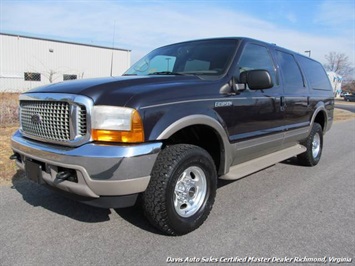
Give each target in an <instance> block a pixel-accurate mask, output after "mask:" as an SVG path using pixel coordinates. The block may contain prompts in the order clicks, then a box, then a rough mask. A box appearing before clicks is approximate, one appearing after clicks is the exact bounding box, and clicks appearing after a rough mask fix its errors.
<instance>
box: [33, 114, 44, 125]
mask: <svg viewBox="0 0 355 266" xmlns="http://www.w3.org/2000/svg"><path fill="white" fill-rule="evenodd" d="M31 122H32V124H35V125H39V124H41V122H42V117H41V116H40V115H39V114H34V115H32V116H31Z"/></svg>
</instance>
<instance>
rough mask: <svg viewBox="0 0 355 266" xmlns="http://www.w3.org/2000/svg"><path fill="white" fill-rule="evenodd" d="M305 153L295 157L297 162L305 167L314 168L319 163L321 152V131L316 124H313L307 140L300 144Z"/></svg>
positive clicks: (319, 126)
mask: <svg viewBox="0 0 355 266" xmlns="http://www.w3.org/2000/svg"><path fill="white" fill-rule="evenodd" d="M301 144H302V145H304V146H305V147H306V148H307V151H305V152H304V153H301V154H300V155H298V156H297V158H298V162H299V163H300V164H301V165H305V166H315V165H317V164H318V163H319V161H320V158H321V156H322V151H323V129H322V126H321V125H320V124H318V123H314V124H313V127H312V130H311V132H310V134H309V136H308V137H307V139H306V140H305V141H304V142H303V143H301Z"/></svg>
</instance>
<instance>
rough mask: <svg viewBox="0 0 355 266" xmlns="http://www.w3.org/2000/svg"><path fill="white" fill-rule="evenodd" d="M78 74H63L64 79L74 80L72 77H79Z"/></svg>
mask: <svg viewBox="0 0 355 266" xmlns="http://www.w3.org/2000/svg"><path fill="white" fill-rule="evenodd" d="M77 78H78V76H77V75H70V74H64V75H63V80H72V79H77Z"/></svg>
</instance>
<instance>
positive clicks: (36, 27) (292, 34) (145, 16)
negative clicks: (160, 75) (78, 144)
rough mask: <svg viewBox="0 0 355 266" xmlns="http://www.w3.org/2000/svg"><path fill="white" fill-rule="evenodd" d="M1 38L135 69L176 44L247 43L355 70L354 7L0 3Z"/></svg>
mask: <svg viewBox="0 0 355 266" xmlns="http://www.w3.org/2000/svg"><path fill="white" fill-rule="evenodd" d="M0 32H2V33H10V34H18V35H25V36H31V37H39V38H47V39H54V40H62V41H69V42H78V43H84V44H93V45H100V46H108V47H115V48H123V49H129V50H132V53H131V61H132V63H134V62H135V61H137V60H138V59H139V58H140V57H142V56H144V55H145V54H146V53H148V52H149V51H151V50H153V49H154V48H157V47H159V46H163V45H166V44H171V43H174V42H179V41H186V40H193V39H202V38H211V37H222V36H223V37H231V36H245V37H250V38H255V39H259V40H263V41H266V42H270V43H275V44H277V45H279V46H282V47H285V48H288V49H291V50H294V51H297V52H299V53H301V54H306V55H308V53H305V51H311V57H312V58H315V59H316V60H318V61H320V62H321V63H323V64H324V63H326V59H325V57H324V56H325V55H326V54H328V53H329V52H331V51H335V52H338V53H344V54H346V55H347V56H348V57H349V61H350V62H351V63H352V66H353V67H354V66H355V0H264V1H263V0H174V1H169V0H165V1H162V0H160V1H159V0H155V1H153V0H146V1H144V0H141V1H135V0H131V1H129V0H125V1H120V0H115V1H114V0H61V1H47V0H36V1H35V0H0ZM354 76H355V75H354Z"/></svg>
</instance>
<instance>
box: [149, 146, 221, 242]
mask: <svg viewBox="0 0 355 266" xmlns="http://www.w3.org/2000/svg"><path fill="white" fill-rule="evenodd" d="M188 169H199V171H200V170H202V172H201V171H200V173H201V174H202V175H203V177H205V178H204V179H205V181H206V182H205V183H204V184H205V185H204V186H201V187H204V188H205V190H203V192H202V194H203V195H204V197H200V198H201V199H202V200H201V201H200V203H199V205H198V206H199V207H198V208H196V209H195V211H194V212H192V213H193V214H192V215H191V216H189V217H182V216H181V215H180V214H179V213H178V212H179V211H180V210H179V209H178V210H177V207H176V200H177V199H178V198H179V197H177V194H176V193H178V192H177V188H176V187H177V183H178V180H180V181H181V178H182V176H183V174H186V170H188ZM193 178H195V176H193ZM196 180H198V178H197V179H196ZM191 181H192V182H193V180H191ZM179 184H180V183H179ZM198 189H199V188H197V189H196V190H198ZM216 189H217V174H216V168H215V164H214V161H213V159H212V158H211V156H210V155H209V153H208V152H207V151H206V150H204V149H202V148H200V147H198V146H194V145H188V144H177V145H172V146H167V147H165V149H163V150H162V151H161V152H160V154H159V156H158V158H157V161H156V163H155V165H154V167H153V170H152V174H151V180H150V183H149V185H148V188H147V189H146V191H145V192H144V194H143V208H144V213H145V216H146V217H147V218H148V220H149V221H150V223H151V224H152V225H153V226H155V227H156V228H158V229H159V230H160V231H162V232H163V233H165V234H167V235H184V234H187V233H189V232H191V231H193V230H195V229H197V228H198V227H200V226H201V224H202V223H203V222H204V221H205V220H206V219H207V217H208V215H209V213H210V211H211V209H212V206H213V203H214V200H215V196H216ZM179 199H180V198H179ZM174 200H175V205H174Z"/></svg>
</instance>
